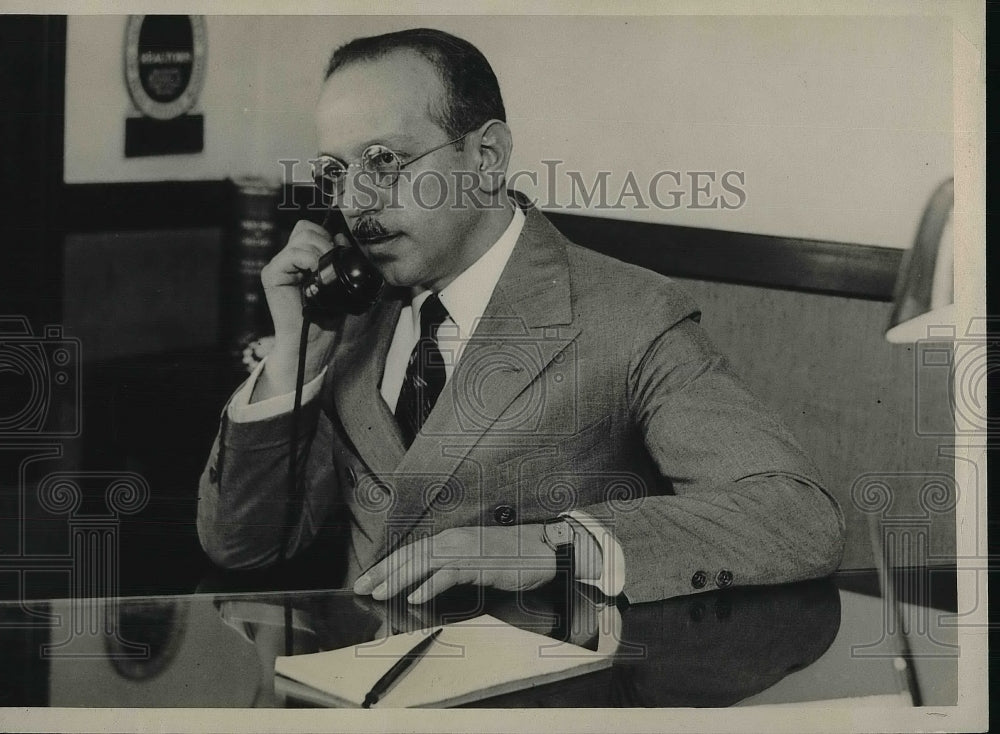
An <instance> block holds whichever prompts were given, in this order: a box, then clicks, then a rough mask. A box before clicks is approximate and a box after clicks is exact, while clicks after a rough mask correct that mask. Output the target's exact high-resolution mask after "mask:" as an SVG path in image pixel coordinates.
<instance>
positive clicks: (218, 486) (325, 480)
mask: <svg viewBox="0 0 1000 734" xmlns="http://www.w3.org/2000/svg"><path fill="white" fill-rule="evenodd" d="M319 406H320V400H318V399H317V400H313V401H311V402H309V403H307V404H305V405H303V406H302V412H301V415H300V417H299V437H298V467H299V469H298V472H297V474H298V482H299V483H300V490H299V493H298V496H299V497H300V498H301V506H300V507H297V508H294V510H293V511H294V517H295V518H296V519H295V525H294V527H292V528H290V529H289V530H288V535H289V543H288V553H287V557H291V556H293V555H296V554H297V553H298V552H299V551H301V550H303V549H304V548H306V547H307V546H308V545H309V544H310V543H311V542H312V540H313V539H314V538H315V536H316V534H317V531H318V529H319V526H320V525H321V524H322V523H323V522H324V520H325V519H326V518H327V517H328V516H329V514H330V512H331V507H332V505H333V503H334V502H335V501H336V497H337V475H336V468H335V466H334V464H333V461H332V456H331V455H330V454H329V453H327V454H326V455H325V456H324V452H323V451H322V450H321V449H319V447H322V446H326V447H330V446H332V430H333V429H332V425H331V423H330V420H329V418H328V417H327V416H326V415H325V414H324V413H323V411H322V410H320V407H319ZM291 423H292V419H291V413H283V414H281V415H277V416H274V417H272V418H267V419H264V420H259V421H252V422H246V423H239V422H234V421H231V420H230V419H229V417H228V406H227V409H226V410H223V414H222V420H221V424H220V427H219V433H218V435H217V436H216V439H215V443H214V445H213V446H212V451H211V453H210V455H209V459H208V463H207V464H206V466H205V469H204V471H203V472H202V475H201V479H200V481H199V485H198V517H197V526H198V539H199V540H200V542H201V545H202V548H203V549H204V550H205V552H206V553H207V555H208V557H209V558H210V559H211V560H212V562H213V563H215V564H216V565H218V566H221V567H222V568H227V569H250V568H259V567H263V566H268V565H271V564H273V563H275V562H276V561H277V560H278V558H279V555H280V550H279V545H280V544H281V542H282V539H283V537H284V534H285V532H286V528H285V526H286V520H285V518H286V502H287V501H288V497H289V492H288V479H289V477H288V452H289V450H290V444H291V442H290V440H289V439H290V431H291Z"/></svg>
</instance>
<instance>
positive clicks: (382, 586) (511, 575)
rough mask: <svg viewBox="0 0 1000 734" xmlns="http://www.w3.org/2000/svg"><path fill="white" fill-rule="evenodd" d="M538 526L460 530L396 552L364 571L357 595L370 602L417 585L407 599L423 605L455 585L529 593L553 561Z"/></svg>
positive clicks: (548, 575) (550, 572)
mask: <svg viewBox="0 0 1000 734" xmlns="http://www.w3.org/2000/svg"><path fill="white" fill-rule="evenodd" d="M542 528H543V526H542V525H513V526H511V527H464V528H451V529H448V530H443V531H441V532H440V533H438V534H437V535H432V536H430V537H427V538H423V539H421V540H418V541H416V542H415V543H411V544H409V545H406V546H403V547H402V548H399V549H397V550H396V551H395V552H394V553H391V554H390V555H388V556H386V558H384V559H383V560H381V561H379V562H378V563H377V564H375V565H374V566H372V567H371V568H370V569H368V570H367V571H365V573H364V574H362V575H361V577H359V578H358V580H357V581H356V582H355V584H354V592H355V593H356V594H371V595H372V597H373V598H375V599H388V598H389V597H391V596H395V595H396V594H398V593H400V592H401V591H404V590H405V589H408V588H410V587H411V586H413V585H414V584H417V583H419V582H421V581H422V582H423V583H421V584H420V585H419V586H418V587H417V588H416V589H415V590H414V591H413V592H412V593H411V594H410V595H409V596H408V597H407V601H409V602H410V603H411V604H422V603H424V602H426V601H428V600H430V599H432V598H434V597H435V596H437V595H438V594H440V593H441V592H443V591H445V590H446V589H450V588H451V587H452V586H455V585H457V584H476V585H478V586H492V587H494V588H496V589H502V590H504V591H519V590H524V591H528V590H531V589H537V588H538V587H540V586H544V585H545V584H547V583H548V582H550V581H552V580H553V579H554V578H555V574H556V556H555V551H553V550H552V549H551V548H549V546H547V545H546V544H545V542H544V541H543V540H542Z"/></svg>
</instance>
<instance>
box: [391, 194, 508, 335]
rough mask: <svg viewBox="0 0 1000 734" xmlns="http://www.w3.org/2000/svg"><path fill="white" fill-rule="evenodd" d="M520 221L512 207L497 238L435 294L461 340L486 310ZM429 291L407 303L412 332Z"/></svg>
mask: <svg viewBox="0 0 1000 734" xmlns="http://www.w3.org/2000/svg"><path fill="white" fill-rule="evenodd" d="M524 221H525V217H524V212H522V211H521V210H520V209H519V208H518V207H517V206H515V207H514V216H513V217H511V220H510V224H508V225H507V229H505V230H504V233H503V234H502V235H500V238H499V239H498V240H497V241H496V242H494V243H493V244H492V245H491V246H490V248H489V249H488V250H487V251H486V252H484V253H483V254H482V255H481V256H480V257H479V259H478V260H476V261H475V262H474V263H472V265H470V266H469V267H468V268H466V269H465V270H464V271H462V272H461V273H460V274H459V275H458V277H457V278H455V279H454V280H453V281H451V283H449V284H448V285H447V286H445V287H444V289H443V290H442V291H441V292H440V293H439V294H438V296H439V297H440V299H441V303H443V304H444V307H445V308H446V309H448V315H449V316H450V317H451V320H452V321H454V322H455V324H456V326H458V331H459V333H458V337H459V339H462V340H465V339H468V338H469V337H471V336H472V332H473V329H475V327H476V322H478V321H479V319H480V318H482V315H483V313H484V312H485V311H486V306H487V305H488V304H489V302H490V298H491V297H492V296H493V291H494V290H495V289H496V286H497V283H498V282H499V280H500V275H501V274H502V273H503V270H504V268H505V267H506V266H507V261H508V260H509V259H510V255H511V253H512V252H513V251H514V245H516V244H517V238H518V237H520V236H521V229H522V228H523V227H524ZM430 293H431V292H430V291H423V292H421V293H418V294H417V295H416V296H414V298H413V301H412V303H411V306H412V314H411V315H412V317H413V332H414V333H415V334H419V333H420V306H421V305H422V304H423V302H424V301H425V300H426V299H427V298H428V297H429V296H430Z"/></svg>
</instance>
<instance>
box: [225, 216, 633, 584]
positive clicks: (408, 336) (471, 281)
mask: <svg viewBox="0 0 1000 734" xmlns="http://www.w3.org/2000/svg"><path fill="white" fill-rule="evenodd" d="M524 219H525V217H524V213H523V212H522V211H521V210H520V209H518V208H517V207H514V216H513V217H512V218H511V221H510V224H508V225H507V229H506V230H504V233H503V234H502V235H500V238H499V239H498V240H497V241H496V242H495V243H494V244H493V245H491V246H490V248H489V249H488V250H487V251H486V252H485V253H483V254H482V256H480V258H479V259H478V260H476V262H474V263H473V264H472V265H470V266H469V267H468V268H466V269H465V270H464V271H463V272H462V273H460V274H459V275H458V277H456V278H455V279H454V280H453V281H452V282H451V283H449V284H448V285H447V286H445V287H444V288H443V289H442V290H441V292H440V293H439V294H438V297H439V298H440V299H441V303H442V304H444V307H445V308H446V309H447V310H448V318H447V319H445V320H444V322H443V323H442V324H441V326H439V327H438V331H437V335H436V338H437V342H438V348H439V349H440V351H441V354H442V356H443V357H444V370H445V380H446V381H447V380H450V379H451V376H452V374H453V373H454V371H455V365H457V364H458V360H459V359H461V357H462V352H463V350H464V349H465V346H466V344H467V343H468V341H469V339H470V338H471V337H472V334H473V332H474V331H475V329H476V324H477V323H478V321H479V319H481V318H482V316H483V313H484V312H485V311H486V306H487V304H489V301H490V298H491V297H492V296H493V291H494V290H495V289H496V285H497V282H499V280H500V276H501V274H502V273H503V270H504V268H505V267H506V266H507V261H508V260H509V259H510V255H511V253H512V252H513V251H514V246H515V245H516V244H517V238H518V237H519V236H520V234H521V228H522V227H523V226H524ZM430 294H431V292H430V291H427V290H425V291H421V292H420V293H417V294H416V295H415V296H414V297H413V300H412V301H411V303H410V305H409V306H405V307H404V308H403V309H402V311H400V314H399V320H398V321H397V322H396V331H395V332H394V333H393V336H392V341H391V342H390V344H389V352H388V353H387V354H386V359H385V369H384V371H383V374H382V384H381V385H380V387H379V391H380V393H381V395H382V399H383V400H385V402H386V405H388V406H389V410H390V411H392V412H393V413H395V412H396V402H397V401H398V400H399V392H400V390H401V389H402V386H403V378H404V376H405V374H406V367H407V364H408V362H409V359H410V353H411V352H412V351H413V348H414V347H415V346H416V344H417V341H419V339H420V307H421V305H422V304H423V302H424V301H425V300H426V299H427V298H428V297H429V296H430ZM266 361H267V358H266V357H265V358H264V360H263V361H262V362H261V363H260V364H259V365H257V368H256V369H255V370H254V371H253V372H252V373H251V375H250V378H249V379H248V380H247V381H246V382H245V383H244V384H243V386H242V387H241V388H240V389H239V390H238V391H237V393H236V395H234V396H233V399H232V400H231V401H230V403H229V410H228V415H229V419H230V420H231V421H233V422H235V423H244V422H250V421H258V420H264V419H265V418H272V417H274V416H276V415H280V414H281V413H287V412H288V411H290V410H291V409H292V404H293V402H294V400H295V395H294V393H288V394H286V395H278V396H275V397H271V398H268V399H266V400H261V401H258V402H256V403H251V402H250V398H251V396H252V395H253V390H254V387H255V385H256V384H257V379H258V377H259V376H260V373H261V370H263V369H264V364H265V363H266ZM325 374H326V368H325V367H324V368H323V370H322V371H321V372H320V373H319V374H318V375H317V376H316V377H314V378H313V379H312V380H310V381H309V382H308V383H307V384H306V385H305V386H303V390H302V402H303V403H307V402H309V401H310V400H313V399H315V398H316V396H317V395H319V392H320V389H321V387H322V383H323V377H324V375H325ZM562 517H564V518H566V519H568V520H570V521H571V524H575V525H576V526H577V528H578V529H581V528H583V529H586V530H587V532H589V533H590V534H591V536H593V538H594V540H595V541H596V542H597V544H598V545H599V546H600V548H601V552H602V555H603V569H602V572H601V578H600V579H597V580H587V579H581V580H582V581H586V582H587V583H589V584H592V585H593V586H596V587H597V588H598V589H600V590H601V591H602V592H603V593H604V594H607V595H609V596H617V595H618V594H620V593H621V591H622V588H623V587H624V586H625V554H624V553H623V552H622V550H621V547H620V546H619V545H618V542H617V541H616V540H615V539H614V536H612V535H611V533H610V532H608V531H607V529H606V528H604V527H603V526H602V525H601V524H600V523H599V522H598V521H596V520H595V519H593V518H592V517H591V516H590V515H588V514H587V513H585V512H580V511H579V510H574V511H572V512H569V513H563V515H562Z"/></svg>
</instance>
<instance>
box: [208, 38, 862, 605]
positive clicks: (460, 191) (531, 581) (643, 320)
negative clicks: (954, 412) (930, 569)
mask: <svg viewBox="0 0 1000 734" xmlns="http://www.w3.org/2000/svg"><path fill="white" fill-rule="evenodd" d="M316 122H317V129H318V133H319V143H320V150H321V151H322V152H323V158H322V162H321V163H320V169H321V170H320V174H321V176H320V179H321V180H320V183H321V186H322V187H323V188H324V190H325V191H326V193H327V194H328V195H329V196H330V197H331V200H332V201H333V203H335V204H336V205H337V206H339V207H340V209H341V211H342V212H343V214H344V218H345V220H346V222H347V223H348V224H349V225H350V226H351V228H352V231H353V233H354V234H355V237H356V239H357V240H358V242H359V244H360V247H361V249H362V250H363V252H364V253H365V255H367V257H368V258H369V259H370V260H371V262H372V263H374V264H375V265H376V266H377V267H378V269H379V270H380V271H381V272H382V274H383V275H384V276H385V279H386V281H387V283H388V284H389V286H390V287H389V288H387V290H386V292H385V294H384V295H383V296H382V297H381V299H380V300H379V302H378V303H377V304H376V305H375V307H374V308H373V309H371V310H370V311H369V312H368V313H365V314H363V315H361V316H345V317H343V318H342V319H341V320H340V322H339V323H338V324H336V325H335V327H334V328H332V329H329V330H323V329H320V328H319V327H317V326H315V325H314V326H311V327H310V329H309V336H308V350H307V353H306V364H305V382H306V385H305V389H304V395H303V398H304V399H303V402H304V405H303V410H302V415H301V420H300V423H299V425H300V432H299V436H298V441H297V445H298V451H299V464H298V466H299V469H300V471H299V476H300V477H303V485H302V489H301V494H302V499H301V507H299V508H296V509H295V516H296V517H297V518H298V520H297V523H296V525H295V527H294V528H292V529H290V535H288V537H287V540H288V542H287V543H284V538H283V534H282V519H283V518H284V516H285V515H284V513H285V507H286V500H287V499H288V497H289V492H288V486H287V485H288V472H287V463H288V458H289V457H288V454H289V450H290V449H289V443H290V442H289V431H290V428H291V425H292V419H291V416H290V411H291V405H292V394H293V392H294V387H295V377H296V358H297V352H298V346H299V333H300V330H301V326H302V321H301V319H302V316H301V308H302V297H301V283H302V277H303V273H305V272H306V271H311V270H314V269H315V268H316V266H317V261H318V259H319V257H320V256H321V255H322V254H323V253H324V252H326V251H327V250H329V249H330V248H331V246H333V245H332V243H331V240H330V235H329V234H328V233H327V232H326V231H325V230H324V229H323V228H321V227H318V226H316V225H315V224H312V223H310V222H299V224H298V225H297V226H296V228H295V230H294V231H293V233H292V235H291V237H290V239H289V241H288V244H287V246H286V247H285V248H284V249H283V250H282V251H281V252H280V253H279V254H278V255H277V256H276V257H275V258H274V260H273V261H272V262H271V263H270V264H269V265H268V266H267V267H266V268H264V270H263V272H262V280H263V283H264V287H265V291H266V294H267V301H268V307H269V308H270V311H271V314H272V317H273V320H274V324H275V346H274V349H273V351H272V352H271V353H270V355H269V356H268V357H267V358H266V360H265V361H264V362H263V364H262V365H261V366H260V367H258V369H257V371H256V372H255V373H254V374H253V375H252V376H251V378H250V379H249V380H248V382H247V383H246V384H245V385H244V386H243V387H242V388H241V389H240V390H239V391H238V392H237V394H236V395H235V396H234V397H233V399H232V400H231V402H230V404H229V405H228V407H227V408H226V411H225V413H224V416H223V419H222V426H221V428H220V437H219V439H218V440H217V441H216V445H215V447H214V448H213V450H212V454H211V457H210V459H209V462H208V466H207V467H206V471H205V473H204V475H203V477H202V481H201V487H200V502H199V511H198V529H199V535H200V538H201V542H202V545H203V546H204V548H205V550H206V551H207V553H208V554H209V556H210V557H211V558H212V559H213V560H214V561H215V562H216V563H217V564H219V565H221V566H224V567H230V568H251V567H257V566H265V565H269V564H272V563H274V562H276V561H277V560H278V559H279V558H281V557H282V554H284V556H285V557H291V556H292V555H295V554H297V553H299V552H301V551H303V550H304V549H306V548H307V547H308V546H309V545H310V544H311V543H312V542H313V541H314V539H315V538H316V537H317V536H321V537H322V536H331V535H332V536H335V539H339V541H340V543H339V545H337V544H334V546H333V548H334V550H332V551H331V553H330V556H329V562H330V563H343V566H344V574H345V577H344V582H345V583H346V584H347V585H349V586H352V587H353V589H354V590H355V592H357V593H358V594H365V595H368V594H370V595H372V596H373V597H374V598H375V599H385V598H388V597H390V596H394V595H396V594H398V593H401V592H405V593H406V594H407V597H406V598H407V599H408V600H409V601H410V602H411V603H415V604H416V603H424V602H426V601H428V600H429V599H431V598H433V597H434V596H435V595H437V594H439V593H441V592H442V591H444V590H445V589H447V588H449V587H451V586H453V585H456V584H480V585H485V586H493V587H496V588H500V589H507V590H515V589H531V588H536V587H539V586H541V585H543V584H546V583H548V582H550V581H551V580H553V578H554V577H555V574H556V570H557V565H559V564H562V567H565V568H567V569H570V570H571V572H572V573H573V574H574V575H575V577H576V578H577V579H579V580H581V581H584V582H586V583H590V584H593V585H594V586H597V587H598V588H599V589H600V590H601V591H603V592H604V593H605V594H607V595H611V596H614V595H618V594H624V595H625V596H626V597H627V598H628V599H629V600H630V601H631V602H642V601H648V600H653V599H662V598H666V597H671V596H677V595H681V594H687V593H693V592H698V591H705V590H710V589H715V588H725V587H727V586H732V585H754V584H770V583H781V582H787V581H794V580H799V579H805V578H810V577H814V576H820V575H825V574H828V573H830V572H832V571H833V570H834V569H835V568H836V567H837V565H838V563H839V560H840V557H841V553H842V547H843V532H844V527H843V518H842V515H841V513H840V509H839V507H838V506H837V504H836V502H835V501H834V500H833V499H832V498H831V497H830V496H829V495H828V494H827V493H826V492H825V491H824V490H823V489H822V488H821V486H820V484H819V483H818V481H817V480H816V470H815V468H814V467H813V465H812V464H811V462H810V461H809V460H808V459H807V458H806V457H805V456H804V455H803V454H802V452H801V450H800V449H799V448H798V447H797V445H796V444H795V442H794V441H793V440H792V438H791V437H790V436H789V435H788V434H787V432H786V431H785V429H784V428H783V427H782V426H781V425H780V424H779V423H778V422H777V421H776V420H775V418H774V417H772V416H771V415H770V414H769V413H768V412H767V411H766V410H765V409H764V408H763V407H762V406H761V405H760V404H759V403H758V402H757V401H756V400H755V399H754V398H753V397H752V396H751V395H750V394H749V393H748V392H747V390H746V389H745V388H744V387H743V386H742V384H741V383H740V382H739V381H738V379H737V378H736V377H735V376H734V374H733V373H732V371H731V368H730V367H729V365H728V364H727V362H726V360H725V359H724V358H723V357H722V356H721V355H719V354H718V353H717V352H716V351H715V349H714V348H713V347H712V345H711V344H710V343H709V341H708V339H707V338H706V336H705V335H704V333H703V332H702V331H701V329H700V328H699V326H698V325H697V320H698V318H699V312H698V311H697V308H696V306H695V305H694V304H693V303H692V302H691V301H690V300H689V298H688V297H687V296H686V295H684V294H683V293H682V292H681V291H680V290H679V289H678V288H677V286H675V285H674V284H673V283H671V281H669V280H668V279H666V278H663V277H661V276H658V275H656V274H653V273H651V272H648V271H645V270H642V269H640V268H636V267H632V266H629V265H626V264H623V263H621V262H618V261H616V260H613V259H610V258H607V257H604V256H600V255H598V254H595V253H593V252H590V251H588V250H584V249H582V248H579V247H577V246H575V245H572V244H571V243H569V242H568V241H566V240H565V239H564V238H563V237H562V236H561V235H560V234H559V233H558V232H557V231H556V230H555V229H554V228H553V227H552V226H551V225H550V224H549V223H548V221H547V220H546V219H545V217H544V215H542V214H541V213H540V212H538V211H537V210H535V209H533V208H531V207H530V206H526V205H525V204H524V202H523V201H521V200H520V199H519V198H518V197H517V196H516V195H509V194H508V191H507V189H506V186H505V173H506V170H507V165H508V162H509V159H510V154H511V150H512V140H511V133H510V130H509V128H508V127H507V124H506V122H505V112H504V108H503V102H502V100H501V96H500V90H499V87H498V84H497V81H496V78H495V76H494V74H493V71H492V70H491V68H490V66H489V63H488V62H487V61H486V59H485V58H484V57H483V56H482V55H481V54H480V53H479V51H478V50H477V49H475V48H474V47H473V46H471V45H470V44H468V43H467V42H465V41H463V40H461V39H458V38H455V37H453V36H450V35H448V34H445V33H442V32H439V31H433V30H427V29H418V30H411V31H404V32H400V33H393V34H388V35H384V36H377V37H373V38H364V39H357V40H355V41H352V42H351V43H349V44H347V45H346V46H343V47H341V48H340V49H338V50H337V51H336V52H335V53H334V55H333V57H332V59H331V63H330V67H329V70H328V75H327V79H326V81H325V84H324V86H323V90H322V93H321V95H320V99H319V103H318V106H317V115H316ZM512 196H513V198H512ZM339 244H342V245H343V244H346V242H340V243H339ZM626 246H627V245H626ZM292 496H294V495H292ZM288 530H289V529H287V528H286V532H288ZM557 559H558V563H557Z"/></svg>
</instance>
